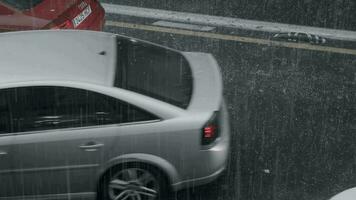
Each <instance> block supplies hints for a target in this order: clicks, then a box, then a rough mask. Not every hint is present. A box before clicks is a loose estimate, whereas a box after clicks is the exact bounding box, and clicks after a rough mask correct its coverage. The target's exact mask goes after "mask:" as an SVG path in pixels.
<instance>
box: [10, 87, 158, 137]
mask: <svg viewBox="0 0 356 200" xmlns="http://www.w3.org/2000/svg"><path fill="white" fill-rule="evenodd" d="M15 93H16V99H17V106H16V107H17V113H16V115H17V127H18V129H17V132H27V131H39V130H50V129H61V128H74V127H87V126H98V125H107V124H120V123H128V122H137V121H148V120H155V119H158V118H157V117H155V116H154V115H152V114H150V113H147V112H145V111H143V110H141V109H139V108H136V107H134V106H132V105H130V104H128V103H125V102H122V101H119V100H117V99H115V98H113V97H110V96H106V95H103V94H99V93H96V92H91V91H87V90H82V89H75V88H68V87H49V86H37V87H22V88H17V89H15Z"/></svg>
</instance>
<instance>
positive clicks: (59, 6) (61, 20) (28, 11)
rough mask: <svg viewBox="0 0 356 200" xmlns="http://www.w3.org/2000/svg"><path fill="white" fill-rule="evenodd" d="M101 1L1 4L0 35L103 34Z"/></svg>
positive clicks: (4, 1)
mask: <svg viewBox="0 0 356 200" xmlns="http://www.w3.org/2000/svg"><path fill="white" fill-rule="evenodd" d="M104 15H105V11H104V9H103V7H102V6H101V5H100V3H99V1H98V0H0V31H18V30H33V29H86V30H95V31H101V30H102V29H103V26H104V24H105V19H104Z"/></svg>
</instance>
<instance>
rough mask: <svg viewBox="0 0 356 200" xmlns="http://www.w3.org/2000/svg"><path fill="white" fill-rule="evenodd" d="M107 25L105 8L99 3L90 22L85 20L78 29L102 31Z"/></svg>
mask: <svg viewBox="0 0 356 200" xmlns="http://www.w3.org/2000/svg"><path fill="white" fill-rule="evenodd" d="M104 26H105V10H104V8H103V7H102V6H101V5H100V4H99V5H98V6H97V7H96V9H95V10H94V11H93V13H92V16H91V18H90V19H89V20H88V22H84V23H83V24H82V25H79V26H78V27H77V29H81V30H91V31H102V30H103V29H104Z"/></svg>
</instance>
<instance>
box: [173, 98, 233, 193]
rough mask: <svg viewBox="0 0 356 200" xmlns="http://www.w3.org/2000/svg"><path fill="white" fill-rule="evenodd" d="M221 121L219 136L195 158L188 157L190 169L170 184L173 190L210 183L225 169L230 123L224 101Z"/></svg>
mask: <svg viewBox="0 0 356 200" xmlns="http://www.w3.org/2000/svg"><path fill="white" fill-rule="evenodd" d="M221 121H222V124H221V125H222V126H221V127H222V132H221V137H220V138H218V139H217V141H216V142H215V143H214V144H213V145H212V146H209V148H206V149H205V148H203V149H201V150H200V151H199V152H198V153H197V154H194V155H195V156H196V157H195V158H190V159H191V161H192V162H191V163H194V164H192V165H190V167H191V168H190V170H186V171H185V172H186V173H185V174H184V176H181V178H182V179H181V180H180V181H178V182H176V183H173V184H172V189H173V190H174V191H177V190H180V189H184V188H189V187H194V186H199V185H204V184H207V183H210V182H212V181H214V180H215V179H216V178H218V177H219V176H220V175H221V173H222V172H223V171H224V170H225V169H226V166H227V161H228V157H229V153H230V123H229V117H228V112H227V109H226V105H225V103H224V102H223V103H222V109H221ZM178 171H179V170H178ZM178 173H179V172H178ZM179 174H180V175H182V174H183V173H179ZM183 177H184V178H183Z"/></svg>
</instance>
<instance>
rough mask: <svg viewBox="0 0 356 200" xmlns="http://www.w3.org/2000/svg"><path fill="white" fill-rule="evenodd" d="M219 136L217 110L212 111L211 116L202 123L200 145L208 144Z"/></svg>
mask: <svg viewBox="0 0 356 200" xmlns="http://www.w3.org/2000/svg"><path fill="white" fill-rule="evenodd" d="M218 137H219V112H214V114H213V116H212V117H211V118H210V119H209V121H208V122H207V123H206V124H205V125H204V127H203V130H202V145H209V144H211V143H213V142H214V141H215V140H216V139H217V138H218Z"/></svg>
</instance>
